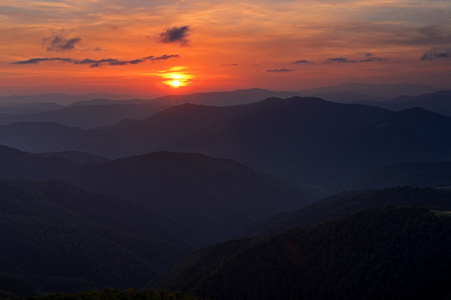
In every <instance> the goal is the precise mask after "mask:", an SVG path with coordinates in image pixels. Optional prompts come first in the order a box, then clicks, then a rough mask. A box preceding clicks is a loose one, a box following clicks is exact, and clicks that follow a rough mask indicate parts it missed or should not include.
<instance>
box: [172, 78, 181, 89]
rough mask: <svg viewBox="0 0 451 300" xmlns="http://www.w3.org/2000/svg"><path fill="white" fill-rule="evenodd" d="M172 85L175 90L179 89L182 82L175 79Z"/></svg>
mask: <svg viewBox="0 0 451 300" xmlns="http://www.w3.org/2000/svg"><path fill="white" fill-rule="evenodd" d="M171 85H172V86H173V87H175V88H176V87H179V86H180V81H178V80H176V79H174V80H172V81H171Z"/></svg>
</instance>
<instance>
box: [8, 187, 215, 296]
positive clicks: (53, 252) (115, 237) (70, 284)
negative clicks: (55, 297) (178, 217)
mask: <svg viewBox="0 0 451 300" xmlns="http://www.w3.org/2000/svg"><path fill="white" fill-rule="evenodd" d="M0 190H1V191H2V192H1V194H0V224H1V226H0V237H1V240H2V241H3V242H2V246H1V247H0V270H1V277H2V278H16V280H21V281H22V282H23V283H25V285H26V286H29V287H31V288H32V289H39V290H40V292H41V293H43V292H44V293H46V292H74V291H82V290H86V289H95V288H102V287H109V286H115V287H119V288H126V287H135V288H140V287H141V286H142V285H143V284H144V283H145V282H146V280H148V279H149V276H150V277H152V276H154V275H155V274H157V273H158V272H160V271H162V270H164V269H165V268H167V267H168V266H170V265H171V264H173V263H174V262H176V261H177V260H179V259H181V258H182V257H183V256H184V255H186V254H187V253H188V252H189V251H192V250H193V249H196V248H198V247H199V246H201V245H205V243H206V240H207V239H206V236H203V235H201V234H200V233H199V232H198V231H196V230H195V229H194V228H192V227H190V226H188V225H186V224H183V223H180V222H178V221H175V220H171V219H169V218H167V217H163V216H161V215H159V214H155V213H153V212H151V211H150V210H148V209H147V208H145V207H143V206H141V205H138V204H136V203H134V202H131V201H126V200H122V199H118V198H109V197H106V196H103V195H100V194H95V193H92V192H87V191H84V190H82V189H79V188H76V187H74V186H71V185H69V184H67V183H63V182H60V181H43V182H32V181H26V180H18V179H14V180H13V179H0Z"/></svg>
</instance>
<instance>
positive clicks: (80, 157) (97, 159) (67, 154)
mask: <svg viewBox="0 0 451 300" xmlns="http://www.w3.org/2000/svg"><path fill="white" fill-rule="evenodd" d="M40 155H41V156H45V157H62V158H65V159H67V160H70V161H71V162H74V163H76V164H101V163H106V162H109V161H110V159H108V158H105V157H103V156H99V155H95V154H91V153H86V152H78V151H63V152H50V153H40Z"/></svg>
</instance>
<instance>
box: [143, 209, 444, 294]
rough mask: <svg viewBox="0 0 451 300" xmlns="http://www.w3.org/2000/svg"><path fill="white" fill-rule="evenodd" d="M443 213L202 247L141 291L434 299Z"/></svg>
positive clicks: (343, 223) (372, 217)
mask: <svg viewBox="0 0 451 300" xmlns="http://www.w3.org/2000/svg"><path fill="white" fill-rule="evenodd" d="M450 231H451V218H450V217H449V212H448V213H445V212H431V211H430V210H428V209H425V208H407V207H404V208H373V209H369V210H366V211H362V212H358V213H355V214H351V215H348V216H346V217H344V218H342V219H340V220H337V221H333V222H330V223H326V224H322V225H319V226H317V227H314V228H311V229H308V230H302V229H293V230H290V231H287V232H284V233H282V234H278V235H274V236H271V237H267V238H262V239H257V240H255V239H247V240H246V239H244V240H243V239H241V240H236V241H229V242H226V243H223V244H219V245H214V246H211V247H208V248H205V249H202V250H200V251H198V252H196V253H194V254H192V255H191V256H190V257H188V258H187V259H185V260H184V261H182V262H181V263H179V264H178V265H176V266H175V267H174V268H172V269H171V270H170V271H168V272H167V273H165V274H164V275H163V276H161V277H159V278H157V279H156V280H155V281H153V282H151V283H150V284H149V285H148V286H150V287H156V288H171V289H177V290H182V291H192V292H194V293H195V294H196V295H200V296H203V297H210V298H212V299H218V300H221V299H227V300H233V299H247V300H250V299H259V300H265V299H279V300H284V299H442V298H446V297H447V296H448V286H449V268H450V267H451V256H450V255H449V253H451V252H450V251H451V235H450V234H449V233H450Z"/></svg>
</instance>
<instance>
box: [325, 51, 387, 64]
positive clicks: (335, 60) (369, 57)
mask: <svg viewBox="0 0 451 300" xmlns="http://www.w3.org/2000/svg"><path fill="white" fill-rule="evenodd" d="M387 60H388V59H387V58H382V57H377V56H374V54H371V53H367V54H365V58H364V59H360V60H350V59H347V58H346V57H334V58H328V59H326V60H325V61H323V63H325V64H330V63H340V64H348V63H363V62H375V61H387Z"/></svg>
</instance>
